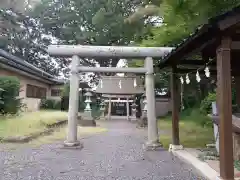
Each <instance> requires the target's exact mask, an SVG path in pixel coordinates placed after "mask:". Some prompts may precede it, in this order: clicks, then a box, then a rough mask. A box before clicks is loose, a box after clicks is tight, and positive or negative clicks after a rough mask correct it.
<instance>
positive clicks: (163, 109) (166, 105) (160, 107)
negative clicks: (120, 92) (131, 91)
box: [141, 97, 172, 117]
mask: <svg viewBox="0 0 240 180" xmlns="http://www.w3.org/2000/svg"><path fill="white" fill-rule="evenodd" d="M141 108H142V109H143V108H144V104H143V100H141ZM171 108H172V107H171V99H170V98H162V97H156V116H157V117H161V116H166V115H167V114H168V112H170V111H171Z"/></svg>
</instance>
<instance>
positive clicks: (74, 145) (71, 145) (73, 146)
mask: <svg viewBox="0 0 240 180" xmlns="http://www.w3.org/2000/svg"><path fill="white" fill-rule="evenodd" d="M63 147H64V148H69V149H82V148H83V144H82V143H81V142H80V141H75V142H69V141H67V140H66V141H64V144H63Z"/></svg>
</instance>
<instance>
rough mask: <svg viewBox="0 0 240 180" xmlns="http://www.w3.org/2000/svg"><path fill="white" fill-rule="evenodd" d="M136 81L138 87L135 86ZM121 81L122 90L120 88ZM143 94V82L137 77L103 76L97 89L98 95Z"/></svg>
mask: <svg viewBox="0 0 240 180" xmlns="http://www.w3.org/2000/svg"><path fill="white" fill-rule="evenodd" d="M134 79H136V85H137V86H136V87H135V86H134ZM101 81H102V82H101ZM120 81H121V88H120V87H119V84H120ZM101 83H102V85H101ZM143 92H144V86H143V83H142V80H141V79H140V77H136V76H123V77H121V76H102V78H101V80H100V82H99V84H98V86H97V89H96V93H100V94H109V95H110V94H111V95H132V94H142V93H143Z"/></svg>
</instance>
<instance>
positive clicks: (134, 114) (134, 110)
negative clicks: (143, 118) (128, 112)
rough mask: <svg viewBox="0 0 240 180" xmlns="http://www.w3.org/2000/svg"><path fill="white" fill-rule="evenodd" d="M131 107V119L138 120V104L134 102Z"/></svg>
mask: <svg viewBox="0 0 240 180" xmlns="http://www.w3.org/2000/svg"><path fill="white" fill-rule="evenodd" d="M131 108H132V116H131V120H133V121H136V120H137V117H136V112H137V104H136V103H135V102H134V103H133V104H132V105H131Z"/></svg>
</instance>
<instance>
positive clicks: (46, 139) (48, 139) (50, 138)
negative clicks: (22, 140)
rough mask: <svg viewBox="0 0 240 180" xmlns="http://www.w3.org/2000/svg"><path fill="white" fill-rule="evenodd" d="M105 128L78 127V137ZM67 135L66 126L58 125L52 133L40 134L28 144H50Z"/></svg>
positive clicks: (83, 136) (98, 131)
mask: <svg viewBox="0 0 240 180" xmlns="http://www.w3.org/2000/svg"><path fill="white" fill-rule="evenodd" d="M106 131H107V129H105V128H102V127H78V136H79V137H78V139H81V138H85V137H88V136H91V135H95V134H98V133H103V132H106ZM66 136H67V128H66V127H60V128H58V129H56V130H55V132H54V133H53V134H50V135H47V136H41V137H39V138H37V139H34V140H32V141H30V142H29V143H28V144H29V145H31V146H35V147H36V146H40V145H42V144H50V143H54V142H57V141H64V140H66Z"/></svg>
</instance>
